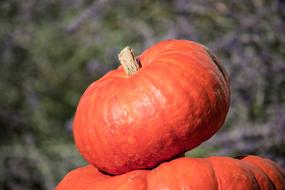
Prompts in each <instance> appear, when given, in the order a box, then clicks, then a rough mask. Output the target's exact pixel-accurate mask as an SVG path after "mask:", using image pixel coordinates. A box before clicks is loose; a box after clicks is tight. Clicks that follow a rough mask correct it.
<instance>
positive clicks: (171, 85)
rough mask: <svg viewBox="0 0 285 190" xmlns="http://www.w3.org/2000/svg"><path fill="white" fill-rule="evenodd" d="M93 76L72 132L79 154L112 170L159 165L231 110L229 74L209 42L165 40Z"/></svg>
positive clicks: (201, 139)
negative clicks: (99, 74) (94, 78)
mask: <svg viewBox="0 0 285 190" xmlns="http://www.w3.org/2000/svg"><path fill="white" fill-rule="evenodd" d="M119 60H120V61H121V66H119V68H117V69H115V70H112V71H109V72H108V73H107V74H105V75H104V76H103V77H101V78H100V79H99V80H97V81H95V82H93V83H92V84H91V85H90V86H89V87H88V88H87V90H86V91H85V92H84V94H83V95H82V97H81V99H80V102H79V104H78V107H77V110H76V114H75V118H74V123H73V134H74V139H75V144H76V146H77V148H78V150H79V152H80V153H81V155H82V156H83V157H84V158H85V159H86V160H87V161H88V162H89V163H91V164H92V165H94V166H95V167H97V168H98V169H100V170H101V171H104V172H107V173H109V174H122V173H125V172H128V171H132V170H136V169H147V168H153V167H155V166H157V165H159V164H160V163H162V162H164V161H167V160H170V159H173V158H175V157H177V155H180V154H182V153H184V152H186V151H188V150H190V149H192V148H194V147H196V146H198V145H199V144H201V143H202V142H204V141H205V140H207V139H209V138H210V137H211V136H212V135H213V134H214V133H215V132H216V131H217V130H218V129H219V128H220V127H221V126H222V124H223V122H224V120H225V117H226V115H227V112H228V109H229V101H230V89H229V80H228V76H227V73H226V72H225V70H224V68H223V66H222V65H221V64H220V62H219V61H218V59H217V58H216V57H215V56H214V55H213V54H212V53H211V52H210V51H209V50H208V49H207V48H205V47H204V46H203V45H201V44H198V43H195V42H192V41H187V40H166V41H162V42H160V43H158V44H155V45H153V46H152V47H150V48H149V49H147V50H146V51H144V52H143V53H142V54H141V55H139V56H138V57H136V58H135V56H134V54H133V51H132V50H131V49H130V48H128V47H127V48H125V49H124V50H123V51H122V52H121V53H120V54H119Z"/></svg>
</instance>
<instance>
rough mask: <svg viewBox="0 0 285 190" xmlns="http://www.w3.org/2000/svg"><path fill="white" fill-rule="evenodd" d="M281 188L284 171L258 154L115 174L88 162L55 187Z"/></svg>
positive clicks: (110, 189)
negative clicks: (104, 171) (103, 171)
mask: <svg viewBox="0 0 285 190" xmlns="http://www.w3.org/2000/svg"><path fill="white" fill-rule="evenodd" d="M70 189H72V190H87V189H88V190H102V189H108V190H165V189H169V190H170V189H171V190H181V189H193V190H196V189H197V190H198V189H199V190H221V189H226V190H284V189H285V173H284V171H282V169H281V168H279V167H278V166H277V165H276V164H275V163H274V162H272V161H271V160H268V159H263V158H260V157H257V156H246V157H241V158H239V159H233V158H229V157H209V158H179V159H176V160H173V161H171V162H166V163H163V164H161V165H160V166H159V167H157V168H155V169H153V170H136V171H131V172H128V173H125V174H123V175H118V176H109V175H106V174H103V173H101V172H100V171H99V170H98V169H97V168H95V167H93V166H91V165H89V166H86V167H82V168H78V169H75V170H73V171H71V172H70V173H68V174H67V175H66V176H65V177H64V179H63V180H62V181H61V182H60V183H59V185H58V186H57V187H56V190H70Z"/></svg>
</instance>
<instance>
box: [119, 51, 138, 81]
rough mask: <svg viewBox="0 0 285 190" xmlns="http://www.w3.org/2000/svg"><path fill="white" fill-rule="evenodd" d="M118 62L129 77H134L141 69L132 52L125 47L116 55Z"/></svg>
mask: <svg viewBox="0 0 285 190" xmlns="http://www.w3.org/2000/svg"><path fill="white" fill-rule="evenodd" d="M118 57H119V61H120V63H121V65H122V67H123V69H124V71H125V73H126V74H127V75H129V76H131V75H134V74H135V73H136V72H137V71H138V70H139V69H140V67H141V65H140V63H139V62H138V61H137V60H136V58H135V55H134V52H133V50H132V49H131V48H130V47H129V46H127V47H125V48H124V49H123V50H122V51H121V52H120V53H119V55H118Z"/></svg>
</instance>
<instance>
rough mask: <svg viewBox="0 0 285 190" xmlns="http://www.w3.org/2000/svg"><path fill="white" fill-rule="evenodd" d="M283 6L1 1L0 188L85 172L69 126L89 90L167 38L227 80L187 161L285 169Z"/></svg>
mask: <svg viewBox="0 0 285 190" xmlns="http://www.w3.org/2000/svg"><path fill="white" fill-rule="evenodd" d="M284 21H285V3H284V1H281V0H280V1H277V0H272V1H266V0H250V1H226V0H224V1H214V0H205V1H199V0H191V1H190V0H167V1H166V0H164V1H162V0H161V1H150V0H141V1H131V0H121V1H116V0H97V1H93V0H61V1H58V0H41V1H36V0H25V1H22V0H1V1H0V127H1V132H0V189H3V190H8V189H9V190H10V189H11V190H26V189H27V190H28V189H29V190H31V189H37V190H41V189H44V190H46V189H53V188H54V187H55V185H56V184H57V183H58V182H59V180H60V179H61V178H62V177H63V176H64V175H65V174H66V173H67V172H68V171H69V170H71V169H73V168H75V167H78V166H82V165H84V164H85V162H84V160H83V159H82V158H81V157H80V155H79V154H78V152H77V151H76V149H75V147H74V144H73V139H72V119H73V115H74V112H75V110H76V106H77V103H78V100H79V98H80V96H81V94H82V93H83V92H84V90H85V89H86V88H87V86H88V85H89V84H90V83H91V82H92V81H94V80H96V79H98V78H99V77H100V76H102V75H103V74H104V73H106V72H107V71H109V70H111V69H114V68H116V67H117V66H118V60H117V54H118V52H119V51H120V50H121V49H122V48H123V47H124V46H126V45H129V46H131V47H132V48H134V49H135V51H136V53H137V54H139V53H141V52H142V51H143V50H144V49H146V48H147V47H149V46H150V45H152V44H154V43H156V42H158V41H160V40H163V39H169V38H179V39H189V40H194V41H197V42H200V43H203V44H205V45H206V46H208V47H209V48H210V49H211V50H212V51H213V52H215V53H216V55H217V56H218V57H219V58H220V59H221V61H222V63H223V64H224V65H225V67H226V69H227V71H228V72H229V74H230V78H231V89H232V100H231V108H230V112H229V114H228V117H227V121H226V123H225V124H224V127H223V129H222V130H220V131H219V132H218V133H217V134H216V135H215V136H214V137H213V138H211V139H210V140H209V141H208V142H206V143H204V144H202V145H201V146H199V147H198V148H196V149H194V150H192V151H190V152H187V154H186V155H187V156H194V157H195V156H202V157H204V156H211V155H226V156H238V155H244V154H257V155H260V156H265V157H268V158H270V159H273V160H274V161H276V162H278V163H279V164H280V165H282V166H283V167H285V22H284Z"/></svg>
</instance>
